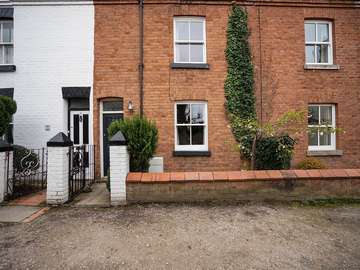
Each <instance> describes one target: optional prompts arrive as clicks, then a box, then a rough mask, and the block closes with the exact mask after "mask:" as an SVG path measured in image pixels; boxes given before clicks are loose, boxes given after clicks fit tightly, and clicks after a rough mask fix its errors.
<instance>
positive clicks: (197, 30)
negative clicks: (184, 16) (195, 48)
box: [190, 22, 204, 41]
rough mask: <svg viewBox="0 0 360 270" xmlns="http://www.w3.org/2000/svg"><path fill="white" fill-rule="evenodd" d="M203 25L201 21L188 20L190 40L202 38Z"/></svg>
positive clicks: (201, 39)
mask: <svg viewBox="0 0 360 270" xmlns="http://www.w3.org/2000/svg"><path fill="white" fill-rule="evenodd" d="M203 25H204V24H203V22H190V40H195V41H196V40H197V41H199V40H200V41H203V40H204V36H203V34H204V31H203Z"/></svg>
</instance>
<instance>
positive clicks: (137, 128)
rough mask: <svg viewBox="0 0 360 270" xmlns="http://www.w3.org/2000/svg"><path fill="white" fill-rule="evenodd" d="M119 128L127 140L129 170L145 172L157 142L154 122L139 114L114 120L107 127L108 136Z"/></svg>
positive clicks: (112, 134)
mask: <svg viewBox="0 0 360 270" xmlns="http://www.w3.org/2000/svg"><path fill="white" fill-rule="evenodd" d="M119 130H120V131H121V132H122V133H123V134H124V136H125V139H126V140H127V148H128V151H129V155H130V171H132V172H147V171H148V170H149V166H150V163H149V162H150V159H151V158H152V157H153V155H154V154H155V151H156V147H157V142H158V130H157V128H156V124H155V122H154V121H150V120H147V119H146V118H144V117H140V116H134V117H132V118H127V119H123V120H118V121H114V122H112V123H111V124H110V126H109V128H108V133H109V136H110V137H112V136H114V135H115V134H116V133H117V132H118V131H119Z"/></svg>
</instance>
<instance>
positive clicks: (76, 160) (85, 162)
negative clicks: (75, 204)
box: [69, 145, 95, 200]
mask: <svg viewBox="0 0 360 270" xmlns="http://www.w3.org/2000/svg"><path fill="white" fill-rule="evenodd" d="M94 181H95V145H80V146H70V147H69V197H70V200H71V199H73V198H74V197H75V196H76V195H77V194H79V193H80V192H82V191H83V190H84V189H85V188H86V187H90V186H91V185H92V184H93V183H94Z"/></svg>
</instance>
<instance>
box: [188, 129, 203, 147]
mask: <svg viewBox="0 0 360 270" xmlns="http://www.w3.org/2000/svg"><path fill="white" fill-rule="evenodd" d="M191 128H192V130H191V136H192V137H191V142H192V145H203V144H204V129H205V128H204V127H203V126H192V127H191Z"/></svg>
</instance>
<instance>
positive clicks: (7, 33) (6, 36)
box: [3, 22, 13, 42]
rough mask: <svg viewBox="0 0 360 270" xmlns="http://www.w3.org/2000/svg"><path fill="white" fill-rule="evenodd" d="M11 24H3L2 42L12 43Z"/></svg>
mask: <svg viewBox="0 0 360 270" xmlns="http://www.w3.org/2000/svg"><path fill="white" fill-rule="evenodd" d="M12 40H13V37H12V22H4V23H3V42H12Z"/></svg>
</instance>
